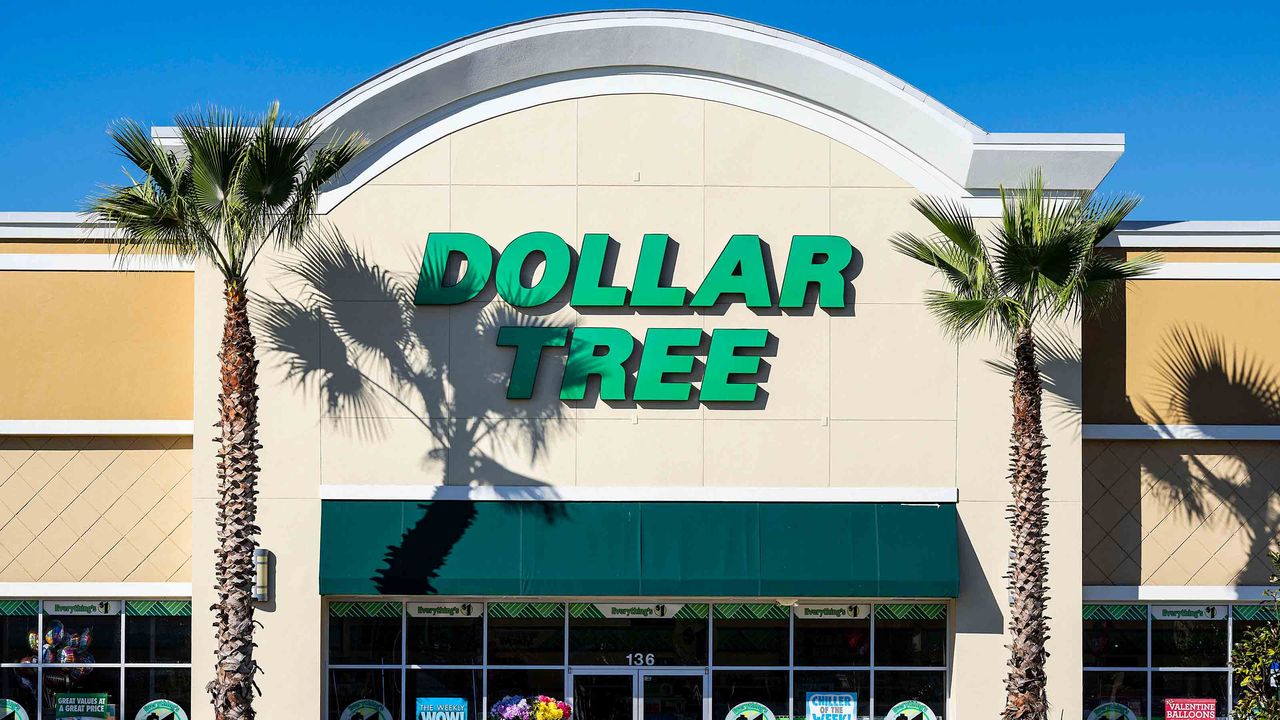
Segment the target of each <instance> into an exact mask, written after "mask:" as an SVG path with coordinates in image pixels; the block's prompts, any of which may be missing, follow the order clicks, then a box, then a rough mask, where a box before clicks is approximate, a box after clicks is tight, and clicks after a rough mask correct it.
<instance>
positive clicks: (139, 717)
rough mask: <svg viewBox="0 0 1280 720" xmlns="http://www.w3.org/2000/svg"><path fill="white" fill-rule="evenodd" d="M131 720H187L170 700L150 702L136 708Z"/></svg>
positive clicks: (183, 713)
mask: <svg viewBox="0 0 1280 720" xmlns="http://www.w3.org/2000/svg"><path fill="white" fill-rule="evenodd" d="M133 720H187V714H186V713H185V712H183V711H182V706H180V705H178V703H176V702H173V701H172V700H152V701H151V702H149V703H147V704H146V705H143V706H142V707H140V708H138V714H136V715H134V716H133Z"/></svg>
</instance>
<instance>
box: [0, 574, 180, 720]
mask: <svg viewBox="0 0 1280 720" xmlns="http://www.w3.org/2000/svg"><path fill="white" fill-rule="evenodd" d="M6 600H8V601H10V602H32V603H35V622H36V633H37V635H36V637H37V638H38V639H40V640H43V638H44V628H45V622H44V620H45V615H52V616H55V617H56V616H57V614H56V613H46V612H45V603H46V602H77V603H89V602H113V603H119V604H120V608H119V610H117V611H116V612H115V613H113V614H114V615H115V616H116V618H117V621H118V632H119V636H118V642H117V644H118V647H117V648H116V649H117V652H118V659H117V660H116V661H115V662H93V663H59V662H54V663H46V662H44V660H43V658H42V657H41V655H42V653H40V652H39V651H36V652H35V658H36V661H35V662H34V663H21V662H0V669H4V670H12V669H22V668H35V670H36V689H35V704H36V706H35V708H34V712H32V713H30V715H31V718H32V720H42V719H44V671H45V668H68V667H91V668H105V669H111V670H115V671H117V672H118V673H119V676H120V677H119V681H118V682H117V687H116V703H115V704H116V716H117V717H124V716H125V704H126V702H127V700H126V698H125V687H126V685H127V675H128V672H129V670H186V671H187V682H188V685H189V684H190V682H191V660H190V657H191V646H190V644H188V646H187V657H188V659H187V661H186V662H158V663H153V662H147V663H141V662H128V654H127V648H128V635H127V632H128V626H127V618H128V617H130V616H129V609H128V606H129V603H145V602H180V603H182V602H184V603H186V604H187V615H186V616H185V617H187V618H190V617H191V599H190V598H173V597H169V598H121V597H113V598H105V597H92V598H84V597H76V598H67V597H47V598H31V597H24V598H6ZM111 615H112V614H104V615H93V616H91V617H110V616H111ZM11 617H28V616H27V615H21V614H14V615H12V616H11ZM136 617H149V616H146V615H139V616H136ZM157 617H158V616H157ZM173 617H183V616H181V615H178V616H173ZM190 692H191V691H190V688H188V696H187V698H185V700H186V702H187V705H188V706H190V705H191V704H192V697H191V694H190Z"/></svg>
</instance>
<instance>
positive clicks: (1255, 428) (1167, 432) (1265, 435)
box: [1081, 423, 1280, 440]
mask: <svg viewBox="0 0 1280 720" xmlns="http://www.w3.org/2000/svg"><path fill="white" fill-rule="evenodd" d="M1081 433H1082V435H1081V436H1082V437H1083V438H1084V439H1085V440H1280V425H1137V424H1133V425H1107V424H1097V423H1088V424H1085V425H1084V426H1083V428H1082V430H1081Z"/></svg>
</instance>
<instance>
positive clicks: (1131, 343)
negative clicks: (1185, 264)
mask: <svg viewBox="0 0 1280 720" xmlns="http://www.w3.org/2000/svg"><path fill="white" fill-rule="evenodd" d="M1277 308H1280V282H1275V281H1267V280H1142V281H1139V282H1135V283H1130V287H1129V289H1128V290H1127V292H1126V294H1125V298H1124V302H1123V303H1121V305H1120V306H1119V307H1118V308H1117V311H1116V312H1115V313H1112V314H1108V315H1107V316H1106V317H1103V318H1100V319H1094V320H1091V321H1090V322H1088V323H1086V325H1085V328H1084V357H1085V364H1084V380H1085V387H1084V421H1085V422H1086V423H1153V424H1164V425H1239V424H1263V425H1266V424H1280V333H1276V332H1274V331H1272V330H1270V329H1269V328H1270V327H1271V324H1272V318H1273V317H1274V315H1275V311H1276V309H1277Z"/></svg>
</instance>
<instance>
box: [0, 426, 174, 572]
mask: <svg viewBox="0 0 1280 720" xmlns="http://www.w3.org/2000/svg"><path fill="white" fill-rule="evenodd" d="M190 578H191V438H189V437H20V436H9V437H3V438H0V582H32V581H41V582H74V581H85V582H125V581H127V582H185V581H188V580H190Z"/></svg>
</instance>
